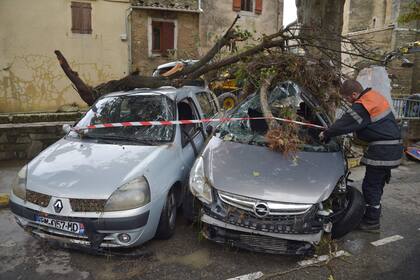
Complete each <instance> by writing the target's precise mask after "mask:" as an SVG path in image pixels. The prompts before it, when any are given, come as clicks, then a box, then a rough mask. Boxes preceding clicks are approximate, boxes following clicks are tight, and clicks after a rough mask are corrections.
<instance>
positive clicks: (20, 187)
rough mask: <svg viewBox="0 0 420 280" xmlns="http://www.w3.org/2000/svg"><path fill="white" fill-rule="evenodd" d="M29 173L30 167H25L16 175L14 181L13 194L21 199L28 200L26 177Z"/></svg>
mask: <svg viewBox="0 0 420 280" xmlns="http://www.w3.org/2000/svg"><path fill="white" fill-rule="evenodd" d="M27 173H28V166H27V165H25V166H24V167H23V168H22V169H21V170H20V171H19V173H18V174H17V175H16V178H15V180H14V181H13V186H12V192H13V194H14V195H15V196H17V197H19V198H20V199H23V200H26V175H27Z"/></svg>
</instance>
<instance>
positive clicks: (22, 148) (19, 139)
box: [0, 122, 68, 160]
mask: <svg viewBox="0 0 420 280" xmlns="http://www.w3.org/2000/svg"><path fill="white" fill-rule="evenodd" d="M64 123H66V122H55V123H28V124H0V160H11V159H32V158H34V157H35V156H36V155H38V154H39V153H40V152H41V151H42V150H44V149H45V148H47V147H48V146H50V145H51V144H53V143H54V142H56V141H57V140H58V139H60V138H61V137H63V136H64V133H63V131H62V126H63V124H64ZM67 123H68V122H67Z"/></svg>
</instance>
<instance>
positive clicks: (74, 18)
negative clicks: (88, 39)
mask: <svg viewBox="0 0 420 280" xmlns="http://www.w3.org/2000/svg"><path fill="white" fill-rule="evenodd" d="M91 11H92V7H91V5H90V3H81V2H71V31H72V32H73V33H80V34H91V33H92V21H91V18H92V14H91Z"/></svg>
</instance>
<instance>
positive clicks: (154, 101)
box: [69, 94, 175, 143]
mask: <svg viewBox="0 0 420 280" xmlns="http://www.w3.org/2000/svg"><path fill="white" fill-rule="evenodd" d="M174 113H175V105H174V102H173V101H172V100H170V99H169V98H167V97H165V96H163V95H158V94H137V95H123V96H109V97H104V98H102V99H100V100H98V101H97V102H96V103H95V105H93V106H92V108H91V109H90V110H89V111H88V112H87V113H86V115H85V116H84V117H83V118H82V119H81V120H80V121H79V123H78V124H77V125H76V127H75V128H76V129H77V128H78V127H86V126H89V125H96V124H106V123H123V122H138V121H163V120H174V118H175V115H174ZM174 131H175V130H174V127H173V126H129V127H109V128H98V129H87V130H84V132H83V133H82V137H85V138H94V139H98V140H99V139H103V140H105V139H106V140H119V141H134V142H144V143H161V142H169V141H172V139H173V135H174ZM69 136H77V135H75V134H74V133H73V134H72V135H70V134H69Z"/></svg>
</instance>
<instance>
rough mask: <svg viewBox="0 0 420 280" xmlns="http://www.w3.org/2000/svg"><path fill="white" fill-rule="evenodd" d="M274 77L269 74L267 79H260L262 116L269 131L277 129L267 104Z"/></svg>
mask: <svg viewBox="0 0 420 280" xmlns="http://www.w3.org/2000/svg"><path fill="white" fill-rule="evenodd" d="M275 76H276V75H275V74H271V75H269V76H268V77H265V78H262V82H261V89H260V103H261V110H262V113H263V116H264V117H265V118H266V120H265V121H266V122H267V125H268V128H269V129H274V128H277V127H278V125H277V121H276V120H274V119H273V113H272V112H271V107H270V104H269V103H268V90H269V88H270V86H271V83H272V82H273V79H274V77H275Z"/></svg>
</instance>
